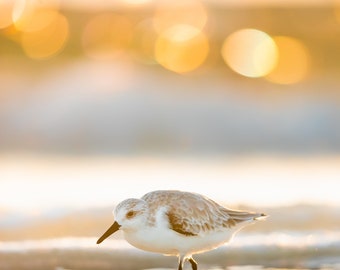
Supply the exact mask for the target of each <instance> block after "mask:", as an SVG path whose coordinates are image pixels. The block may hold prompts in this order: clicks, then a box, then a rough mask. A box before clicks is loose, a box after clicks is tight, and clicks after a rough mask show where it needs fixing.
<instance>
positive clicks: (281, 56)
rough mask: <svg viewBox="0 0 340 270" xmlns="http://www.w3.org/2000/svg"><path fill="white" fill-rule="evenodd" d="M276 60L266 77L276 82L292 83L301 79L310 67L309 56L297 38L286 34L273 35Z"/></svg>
mask: <svg viewBox="0 0 340 270" xmlns="http://www.w3.org/2000/svg"><path fill="white" fill-rule="evenodd" d="M274 41H275V43H276V45H277V48H278V62H277V64H276V66H275V68H274V69H273V70H272V71H271V72H270V73H269V74H268V75H267V76H266V79H267V80H269V81H271V82H274V83H278V84H293V83H297V82H299V81H301V80H303V79H304V78H305V77H306V75H307V73H308V71H309V68H310V56H309V53H308V50H307V48H306V46H305V45H304V44H303V43H302V42H301V41H299V40H297V39H295V38H291V37H286V36H277V37H274Z"/></svg>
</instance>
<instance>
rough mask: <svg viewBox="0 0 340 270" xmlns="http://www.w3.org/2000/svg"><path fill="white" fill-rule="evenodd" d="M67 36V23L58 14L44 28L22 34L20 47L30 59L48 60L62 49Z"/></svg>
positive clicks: (63, 17)
mask: <svg viewBox="0 0 340 270" xmlns="http://www.w3.org/2000/svg"><path fill="white" fill-rule="evenodd" d="M68 35H69V25H68V21H67V19H66V18H65V16H63V15H61V14H58V15H56V17H55V18H54V20H53V21H52V22H51V23H50V24H49V25H48V26H46V27H45V28H43V29H41V30H39V31H34V32H24V33H22V39H21V45H22V47H23V50H24V52H25V53H26V55H27V56H28V57H30V58H34V59H45V58H50V57H52V56H54V55H56V54H57V53H59V52H60V51H61V50H62V49H63V47H64V45H65V43H66V41H67V39H68Z"/></svg>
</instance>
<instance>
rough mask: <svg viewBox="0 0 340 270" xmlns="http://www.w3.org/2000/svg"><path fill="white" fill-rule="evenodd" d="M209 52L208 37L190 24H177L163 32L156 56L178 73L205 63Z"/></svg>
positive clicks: (157, 43)
mask: <svg viewBox="0 0 340 270" xmlns="http://www.w3.org/2000/svg"><path fill="white" fill-rule="evenodd" d="M208 53H209V42H208V39H207V37H206V36H205V35H204V33H202V32H201V31H200V30H199V29H197V28H194V27H193V26H190V25H183V24H179V25H175V26H173V27H170V28H168V29H167V30H165V31H164V32H162V33H161V34H160V35H159V37H158V39H157V41H156V45H155V58H156V60H157V62H158V63H159V64H161V65H162V66H163V67H165V68H166V69H169V70H171V71H174V72H177V73H185V72H189V71H192V70H194V69H196V68H198V67H199V66H201V65H202V64H203V62H204V61H205V59H206V57H207V55H208Z"/></svg>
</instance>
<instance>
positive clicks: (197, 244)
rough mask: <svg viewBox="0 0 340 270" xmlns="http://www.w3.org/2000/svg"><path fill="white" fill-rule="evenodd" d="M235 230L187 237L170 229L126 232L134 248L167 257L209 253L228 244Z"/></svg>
mask: <svg viewBox="0 0 340 270" xmlns="http://www.w3.org/2000/svg"><path fill="white" fill-rule="evenodd" d="M234 232H235V231H234V230H230V229H228V230H225V231H221V232H212V233H210V234H207V235H203V236H185V235H181V234H179V233H177V232H175V231H173V230H170V229H160V228H155V227H153V228H148V229H145V230H138V231H136V232H125V233H124V236H125V239H126V240H127V241H128V242H129V243H130V244H131V245H133V246H135V247H137V248H139V249H142V250H145V251H151V252H156V253H162V254H167V255H179V254H180V255H191V254H195V253H200V252H204V251H208V250H211V249H214V248H217V247H219V246H221V245H222V244H224V243H226V242H228V241H229V240H230V239H231V238H232V236H233V234H234Z"/></svg>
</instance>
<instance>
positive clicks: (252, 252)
mask: <svg viewBox="0 0 340 270" xmlns="http://www.w3.org/2000/svg"><path fill="white" fill-rule="evenodd" d="M96 240H97V239H96V238H94V237H88V238H75V237H65V238H55V239H43V240H31V241H10V242H0V258H2V259H5V260H4V261H3V265H6V263H7V266H8V265H11V264H12V265H13V264H14V262H11V258H13V256H16V257H21V256H25V259H26V260H27V263H28V264H29V262H30V260H31V259H32V258H35V257H36V256H40V257H41V258H40V260H41V262H42V264H44V260H45V259H46V262H45V263H47V265H49V264H50V262H48V261H49V260H51V258H50V257H51V256H52V257H53V256H54V255H55V254H63V257H64V258H67V257H68V256H71V255H72V254H73V255H72V256H74V265H76V264H75V262H76V261H77V260H82V258H83V257H84V256H88V258H87V260H86V261H87V262H88V263H89V264H90V263H91V262H92V263H93V262H94V261H95V262H98V261H100V260H103V262H106V263H108V264H110V263H112V262H115V261H117V260H121V261H122V260H123V258H124V260H123V262H121V264H122V266H121V267H122V269H129V268H128V267H131V263H132V262H135V263H136V264H138V263H141V264H142V265H143V264H144V265H150V266H152V265H153V263H156V264H160V265H162V263H163V264H164V265H165V266H169V264H170V266H171V264H172V263H175V262H177V260H176V259H175V258H174V257H163V256H160V255H158V254H153V253H148V252H144V251H141V250H138V249H136V248H134V247H132V246H130V245H129V244H128V243H127V242H126V241H124V240H115V239H108V240H107V241H106V242H105V243H104V244H102V245H100V246H97V245H96ZM46 255H47V256H46ZM339 255H340V231H305V232H296V231H281V232H273V233H240V234H239V235H237V236H236V237H235V239H234V240H233V241H232V243H230V244H228V245H225V246H222V247H220V248H219V249H217V250H215V251H212V252H208V253H205V254H200V255H196V258H197V260H198V261H199V262H200V264H202V265H204V266H207V267H209V269H211V270H212V269H224V268H225V267H226V266H228V265H229V266H230V265H254V264H255V265H261V266H263V267H287V268H294V267H299V268H301V267H303V268H314V269H316V268H317V269H321V268H325V267H326V266H327V267H328V269H339V268H338V267H339V265H340V256H339ZM91 258H92V261H91ZM6 261H7V262H6ZM57 261H59V262H63V259H59V260H57ZM128 262H129V263H128ZM74 265H73V267H74ZM212 265H217V266H219V267H221V268H211V267H212ZM0 266H1V263H0ZM125 267H126V268H125ZM0 268H1V267H0ZM76 268H77V267H76ZM1 269H3V268H1ZM5 269H6V268H5ZM18 269H20V268H18ZM98 269H101V268H100V267H99V268H98ZM103 269H105V268H103ZM131 269H133V268H131ZM233 270H234V268H233Z"/></svg>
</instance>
